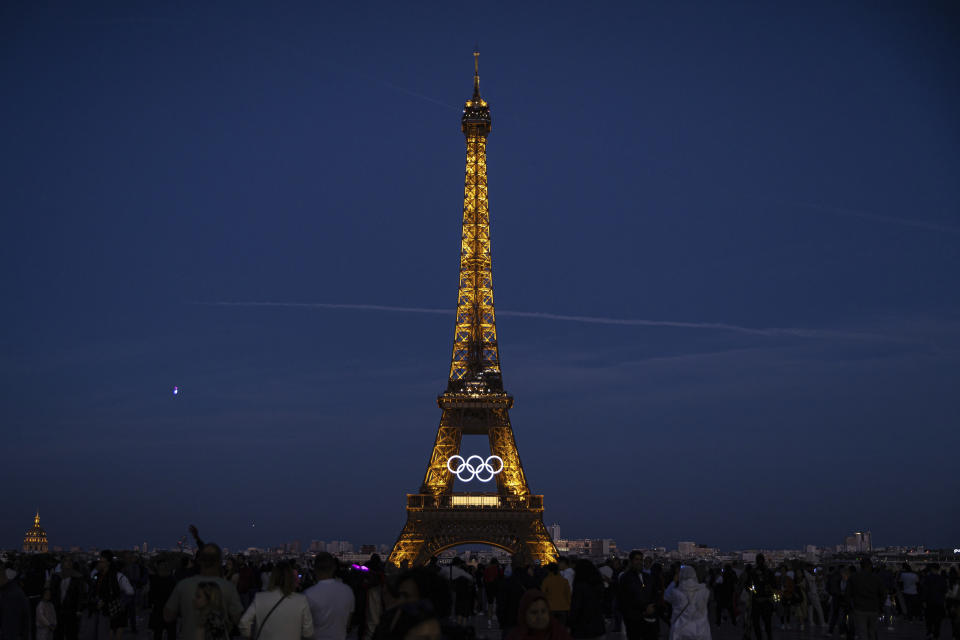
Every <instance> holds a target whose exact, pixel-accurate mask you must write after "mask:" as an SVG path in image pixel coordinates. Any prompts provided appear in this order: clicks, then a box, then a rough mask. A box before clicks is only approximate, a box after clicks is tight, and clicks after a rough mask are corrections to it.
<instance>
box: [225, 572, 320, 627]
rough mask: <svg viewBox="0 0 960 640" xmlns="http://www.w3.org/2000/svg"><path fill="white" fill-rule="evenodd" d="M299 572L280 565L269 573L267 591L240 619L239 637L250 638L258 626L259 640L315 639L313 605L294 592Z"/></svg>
mask: <svg viewBox="0 0 960 640" xmlns="http://www.w3.org/2000/svg"><path fill="white" fill-rule="evenodd" d="M296 587H297V572H296V569H294V567H293V565H292V564H290V563H289V562H286V561H284V562H278V563H277V565H276V567H274V569H273V573H272V574H270V587H269V590H268V591H261V592H259V593H257V594H256V595H255V596H254V598H253V602H252V603H250V606H249V607H248V608H247V610H246V611H245V612H244V613H243V615H242V616H241V617H240V623H239V625H237V626H238V627H239V629H240V635H242V636H243V637H244V638H250V637H252V634H253V626H254V623H256V626H257V635H256V636H255V637H256V640H300V638H309V637H311V636H313V617H312V616H311V615H310V604H309V603H308V602H307V598H306V597H305V596H304V595H303V594H302V593H294V589H296Z"/></svg>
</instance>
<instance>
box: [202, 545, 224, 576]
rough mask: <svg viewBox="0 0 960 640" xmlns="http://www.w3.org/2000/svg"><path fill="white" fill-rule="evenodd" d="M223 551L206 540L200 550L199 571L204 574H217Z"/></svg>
mask: <svg viewBox="0 0 960 640" xmlns="http://www.w3.org/2000/svg"><path fill="white" fill-rule="evenodd" d="M222 557H223V552H221V551H220V547H219V546H217V545H216V544H214V543H212V542H207V543H206V544H204V545H203V549H201V550H200V572H201V573H203V574H204V575H219V574H220V561H221V558H222Z"/></svg>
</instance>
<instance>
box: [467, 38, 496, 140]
mask: <svg viewBox="0 0 960 640" xmlns="http://www.w3.org/2000/svg"><path fill="white" fill-rule="evenodd" d="M460 123H461V126H460V128H461V129H462V130H463V132H464V133H465V134H467V135H470V134H471V133H473V134H474V135H475V134H476V133H480V134H482V135H486V134H488V133H490V105H488V104H487V101H486V100H484V99H483V98H481V97H480V52H479V51H474V52H473V96H472V97H471V98H470V99H469V100H467V101H466V103H465V104H464V106H463V118H461V119H460ZM471 130H472V131H471Z"/></svg>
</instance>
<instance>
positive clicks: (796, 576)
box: [0, 529, 960, 640]
mask: <svg viewBox="0 0 960 640" xmlns="http://www.w3.org/2000/svg"><path fill="white" fill-rule="evenodd" d="M194 535H195V537H196V539H197V553H196V554H195V555H187V554H167V555H164V554H160V555H157V556H154V557H153V558H151V559H150V560H149V561H146V560H144V559H142V558H140V557H139V556H138V555H136V554H134V553H130V552H126V553H123V554H120V555H119V556H117V555H114V554H113V553H111V552H110V551H102V552H100V554H99V556H98V557H97V558H96V559H95V560H94V561H92V562H89V563H80V562H77V561H76V560H75V559H74V558H71V557H70V556H64V557H61V558H54V559H53V560H52V561H48V560H47V559H45V558H44V557H42V556H21V557H20V558H19V559H18V561H16V562H12V563H7V566H5V567H4V568H3V571H2V572H0V640H107V639H109V640H120V639H121V638H122V636H123V634H124V632H132V633H134V634H137V633H138V624H142V623H143V622H144V621H145V622H146V626H147V627H148V628H149V630H150V633H151V634H152V636H153V640H176V639H177V638H184V639H186V640H229V639H230V638H235V637H240V638H250V639H252V640H298V639H300V638H312V639H314V640H345V639H346V637H347V635H348V633H349V634H355V636H356V638H357V640H439V639H440V638H444V639H449V640H471V639H472V638H473V637H474V636H475V633H476V631H475V630H476V629H478V628H479V629H484V627H486V628H488V629H498V630H499V632H500V634H501V635H500V637H501V638H503V640H570V639H572V638H575V639H577V640H593V639H599V638H603V637H606V636H607V635H608V634H618V633H622V634H625V635H626V637H627V640H658V639H659V638H661V637H663V638H664V639H665V640H710V638H711V635H712V630H711V629H712V627H716V626H720V625H733V626H736V627H739V628H740V630H741V632H742V636H743V638H744V640H751V638H754V637H755V638H756V640H772V638H773V637H774V635H775V633H776V631H777V628H778V626H779V629H780V630H786V629H793V630H795V631H801V632H806V633H810V634H823V635H827V636H833V635H834V634H835V633H839V634H840V635H841V636H846V639H847V640H855V639H857V640H876V639H877V637H878V625H885V626H888V627H891V628H892V627H893V625H894V624H899V623H900V621H901V620H907V621H909V620H919V619H922V620H923V621H924V623H925V629H926V634H927V638H936V639H938V640H939V639H940V638H941V629H942V627H943V626H944V625H943V623H944V621H945V620H948V621H949V623H950V624H949V628H950V630H951V632H952V637H953V638H954V640H960V577H958V575H957V572H956V570H955V569H951V570H950V571H949V572H946V571H941V570H940V568H939V567H938V566H936V565H929V566H927V567H926V568H925V569H924V571H923V572H922V573H920V574H918V573H917V572H915V571H913V570H912V569H911V568H910V567H909V566H907V565H904V566H903V567H901V568H899V570H898V571H894V570H892V569H891V568H889V567H878V568H876V569H874V567H873V566H872V565H871V563H870V561H869V560H863V561H862V562H861V563H860V565H859V566H847V565H842V566H833V567H828V568H826V570H824V569H823V568H819V567H813V566H811V565H809V564H807V563H804V562H798V561H794V562H789V563H784V564H781V565H779V566H776V567H768V566H767V564H766V562H765V560H764V558H763V556H762V555H758V556H757V559H756V562H755V563H753V564H750V565H747V566H732V565H725V566H722V567H709V566H706V565H698V566H691V565H682V564H680V563H673V564H670V565H668V566H664V565H662V564H660V563H659V562H656V561H654V559H653V558H651V557H647V558H645V557H644V555H643V553H641V552H639V551H634V552H632V553H631V554H630V556H629V559H628V560H627V561H626V562H625V563H622V562H620V561H619V560H618V559H615V558H613V559H610V560H608V561H607V562H605V563H603V564H601V565H599V566H598V565H596V564H594V563H593V562H592V561H590V560H588V559H573V558H560V559H559V561H558V562H557V563H555V564H550V565H547V566H539V565H534V564H530V563H526V562H524V561H523V559H522V558H520V557H515V558H514V559H513V560H512V562H511V563H510V564H508V565H504V564H501V563H499V562H498V561H497V560H496V559H492V560H490V562H489V563H470V564H468V563H465V562H463V560H461V559H460V558H454V559H453V561H452V562H451V563H450V564H448V565H441V564H440V563H439V562H438V561H437V560H436V559H433V560H431V561H430V563H429V564H428V565H426V566H424V567H417V568H412V569H411V568H406V567H402V568H394V567H387V566H385V565H384V563H383V562H382V561H381V560H380V558H379V557H378V556H377V555H373V556H371V558H370V560H369V561H367V562H366V563H364V564H363V565H349V566H344V565H342V564H341V563H340V562H338V561H337V559H336V558H334V557H333V556H332V555H330V554H328V553H319V554H317V555H316V556H314V557H312V558H310V559H302V560H300V561H297V560H281V561H277V562H270V561H265V560H260V559H255V558H251V557H246V556H228V557H224V556H223V554H222V552H221V549H220V547H219V546H217V545H216V544H214V543H211V542H204V541H202V540H201V539H200V538H199V534H198V533H197V532H196V530H195V529H194ZM164 636H166V638H164Z"/></svg>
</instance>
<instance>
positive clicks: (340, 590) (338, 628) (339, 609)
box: [303, 552, 355, 640]
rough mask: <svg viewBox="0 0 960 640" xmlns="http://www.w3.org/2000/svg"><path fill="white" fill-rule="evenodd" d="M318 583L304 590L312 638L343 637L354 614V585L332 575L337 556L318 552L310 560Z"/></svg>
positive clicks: (316, 639) (334, 570) (335, 568)
mask: <svg viewBox="0 0 960 640" xmlns="http://www.w3.org/2000/svg"><path fill="white" fill-rule="evenodd" d="M313 572H314V574H315V575H316V577H317V584H315V585H313V586H312V587H310V588H309V589H307V590H306V591H304V592H303V595H304V596H306V598H307V604H308V605H309V607H310V615H311V617H312V618H313V640H345V638H346V637H347V627H348V626H349V625H350V616H351V615H352V614H353V609H354V604H355V603H354V597H353V589H351V588H350V587H348V586H347V585H345V584H343V583H342V582H341V581H340V580H338V579H336V578H334V575H335V574H336V572H337V559H336V558H334V557H333V556H332V555H330V554H329V553H326V552H323V553H318V554H317V557H316V558H314V560H313Z"/></svg>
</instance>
